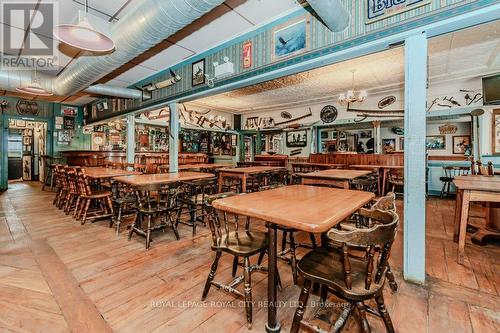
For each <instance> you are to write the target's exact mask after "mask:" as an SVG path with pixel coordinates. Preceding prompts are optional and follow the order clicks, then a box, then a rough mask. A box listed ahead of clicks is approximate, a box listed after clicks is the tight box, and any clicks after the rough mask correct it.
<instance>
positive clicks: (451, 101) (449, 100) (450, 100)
mask: <svg viewBox="0 0 500 333" xmlns="http://www.w3.org/2000/svg"><path fill="white" fill-rule="evenodd" d="M443 101H444V102H447V104H443V103H437V104H438V105H439V106H441V107H447V108H451V107H453V106H461V104H460V103H458V102H457V101H456V100H455V99H454V98H453V96H451V97H450V98H448V96H445V97H444V98H443Z"/></svg>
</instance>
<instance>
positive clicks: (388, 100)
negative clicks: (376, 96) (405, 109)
mask: <svg viewBox="0 0 500 333" xmlns="http://www.w3.org/2000/svg"><path fill="white" fill-rule="evenodd" d="M394 102H396V96H387V97H384V98H382V99H381V100H380V101H379V102H378V108H379V109H385V108H386V107H388V106H389V105H391V104H394Z"/></svg>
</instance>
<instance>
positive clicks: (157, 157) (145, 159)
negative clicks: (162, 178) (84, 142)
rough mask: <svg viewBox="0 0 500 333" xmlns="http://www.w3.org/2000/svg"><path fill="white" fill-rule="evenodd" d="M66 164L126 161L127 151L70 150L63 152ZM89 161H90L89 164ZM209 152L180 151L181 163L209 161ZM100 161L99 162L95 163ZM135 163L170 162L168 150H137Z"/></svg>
mask: <svg viewBox="0 0 500 333" xmlns="http://www.w3.org/2000/svg"><path fill="white" fill-rule="evenodd" d="M61 155H62V156H63V157H65V158H66V164H68V165H74V166H98V165H99V163H102V164H104V163H113V162H118V163H124V162H126V159H127V153H126V152H125V151H105V150H68V151H63V152H61ZM89 161H92V162H90V164H89ZM207 162H208V156H207V154H195V153H179V164H180V165H182V164H195V163H207ZM95 163H98V164H95ZM135 163H138V164H147V163H168V152H136V153H135Z"/></svg>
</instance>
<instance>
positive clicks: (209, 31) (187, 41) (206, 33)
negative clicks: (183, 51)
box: [178, 11, 252, 52]
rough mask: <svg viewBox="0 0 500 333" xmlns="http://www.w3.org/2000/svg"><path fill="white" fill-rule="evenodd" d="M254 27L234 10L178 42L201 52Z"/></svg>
mask: <svg viewBox="0 0 500 333" xmlns="http://www.w3.org/2000/svg"><path fill="white" fill-rule="evenodd" d="M250 27H252V25H251V24H250V23H248V22H247V21H245V20H244V19H243V18H242V17H241V16H239V15H238V14H236V13H235V12H233V11H230V12H227V13H226V14H224V15H222V16H221V17H219V18H217V19H216V20H214V21H212V22H210V23H209V24H207V25H205V26H204V27H203V28H201V29H200V30H197V31H196V32H194V33H192V34H191V35H189V36H188V37H186V38H184V39H183V40H181V41H180V42H179V43H178V44H179V45H181V46H184V47H185V48H188V49H190V50H193V51H195V52H200V51H203V50H206V49H209V48H211V47H213V46H216V45H218V44H220V43H222V42H223V41H225V40H228V39H230V38H231V37H234V36H236V35H238V34H240V33H242V32H243V31H245V30H247V29H249V28H250Z"/></svg>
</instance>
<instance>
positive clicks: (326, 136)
mask: <svg viewBox="0 0 500 333" xmlns="http://www.w3.org/2000/svg"><path fill="white" fill-rule="evenodd" d="M321 138H322V139H328V132H325V131H321Z"/></svg>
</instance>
